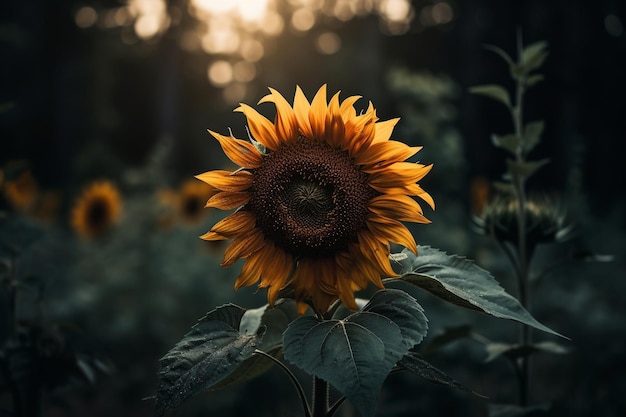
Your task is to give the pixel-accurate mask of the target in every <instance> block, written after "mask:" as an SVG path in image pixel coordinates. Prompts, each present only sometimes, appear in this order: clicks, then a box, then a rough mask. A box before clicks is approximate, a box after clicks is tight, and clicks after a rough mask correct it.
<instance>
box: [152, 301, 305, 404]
mask: <svg viewBox="0 0 626 417" xmlns="http://www.w3.org/2000/svg"><path fill="white" fill-rule="evenodd" d="M295 316H297V313H296V308H295V303H289V302H287V303H281V304H278V305H277V306H276V308H274V309H269V308H268V307H267V306H264V307H261V308H259V309H255V310H248V311H246V310H245V309H243V308H241V307H238V306H236V305H233V304H227V305H224V306H222V307H218V308H217V309H215V310H213V311H211V312H210V313H208V314H207V315H206V316H205V317H203V318H202V319H200V320H199V321H198V323H197V324H196V325H195V326H194V327H193V328H192V329H191V331H190V332H189V333H187V334H186V335H185V336H184V337H183V339H182V340H181V341H180V342H178V343H177V344H176V346H174V348H172V349H171V350H170V351H169V352H168V353H167V354H166V355H165V356H164V357H163V358H161V361H160V363H161V370H160V372H159V376H160V380H159V386H158V388H157V395H156V414H157V415H159V416H160V415H163V414H164V413H165V411H167V410H170V409H173V408H176V407H178V406H179V405H180V404H181V403H182V402H183V401H185V400H186V399H187V398H189V397H192V396H194V395H197V394H199V393H200V392H203V391H207V390H212V389H218V388H223V387H225V386H229V385H232V384H234V383H237V382H241V381H243V380H246V379H249V378H252V377H254V376H256V375H258V374H260V373H261V372H263V371H265V370H266V369H268V368H269V365H270V364H271V363H270V361H269V360H268V359H266V358H261V357H259V356H256V355H254V351H255V350H256V349H261V350H264V351H266V352H268V351H269V352H271V353H277V352H278V351H279V350H280V346H281V344H282V332H283V331H284V330H285V329H286V328H287V325H288V324H289V321H290V320H291V319H292V318H293V317H295Z"/></svg>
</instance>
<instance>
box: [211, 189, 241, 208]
mask: <svg viewBox="0 0 626 417" xmlns="http://www.w3.org/2000/svg"><path fill="white" fill-rule="evenodd" d="M248 201H250V193H248V192H246V191H240V192H228V191H222V192H219V193H217V194H215V195H214V196H212V197H211V198H209V201H207V203H206V205H205V206H204V207H207V208H208V207H215V208H218V209H220V210H232V209H234V208H237V207H241V206H243V205H244V204H246V203H247V202H248Z"/></svg>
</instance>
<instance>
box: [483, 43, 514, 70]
mask: <svg viewBox="0 0 626 417" xmlns="http://www.w3.org/2000/svg"><path fill="white" fill-rule="evenodd" d="M483 48H485V49H486V50H488V51H491V52H494V53H495V54H497V55H498V56H499V57H500V58H502V59H503V60H504V62H506V63H507V64H508V65H509V67H512V66H513V65H514V62H513V59H512V58H511V57H510V56H509V54H507V53H506V52H504V50H503V49H502V48H499V47H497V46H495V45H489V44H485V45H483Z"/></svg>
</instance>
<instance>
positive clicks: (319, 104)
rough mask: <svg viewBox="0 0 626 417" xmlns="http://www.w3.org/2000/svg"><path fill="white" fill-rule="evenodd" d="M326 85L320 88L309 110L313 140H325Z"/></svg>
mask: <svg viewBox="0 0 626 417" xmlns="http://www.w3.org/2000/svg"><path fill="white" fill-rule="evenodd" d="M326 111H327V106H326V84H324V85H323V86H321V87H320V89H319V90H317V93H316V94H315V97H313V101H311V110H309V122H310V123H311V131H312V132H313V136H312V137H311V139H317V140H323V139H324V133H325V127H326Z"/></svg>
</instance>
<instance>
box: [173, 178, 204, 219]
mask: <svg viewBox="0 0 626 417" xmlns="http://www.w3.org/2000/svg"><path fill="white" fill-rule="evenodd" d="M210 196H211V187H209V186H208V185H206V184H204V183H202V182H199V181H196V180H194V179H189V180H188V181H185V182H184V183H183V184H182V185H181V187H180V191H179V192H178V198H177V204H176V205H177V212H178V216H179V217H180V219H181V220H182V221H183V222H185V223H188V224H194V223H197V222H198V221H199V220H200V219H202V218H203V217H204V216H205V215H206V211H205V210H204V205H205V204H206V202H207V200H208V198H209V197H210Z"/></svg>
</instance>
